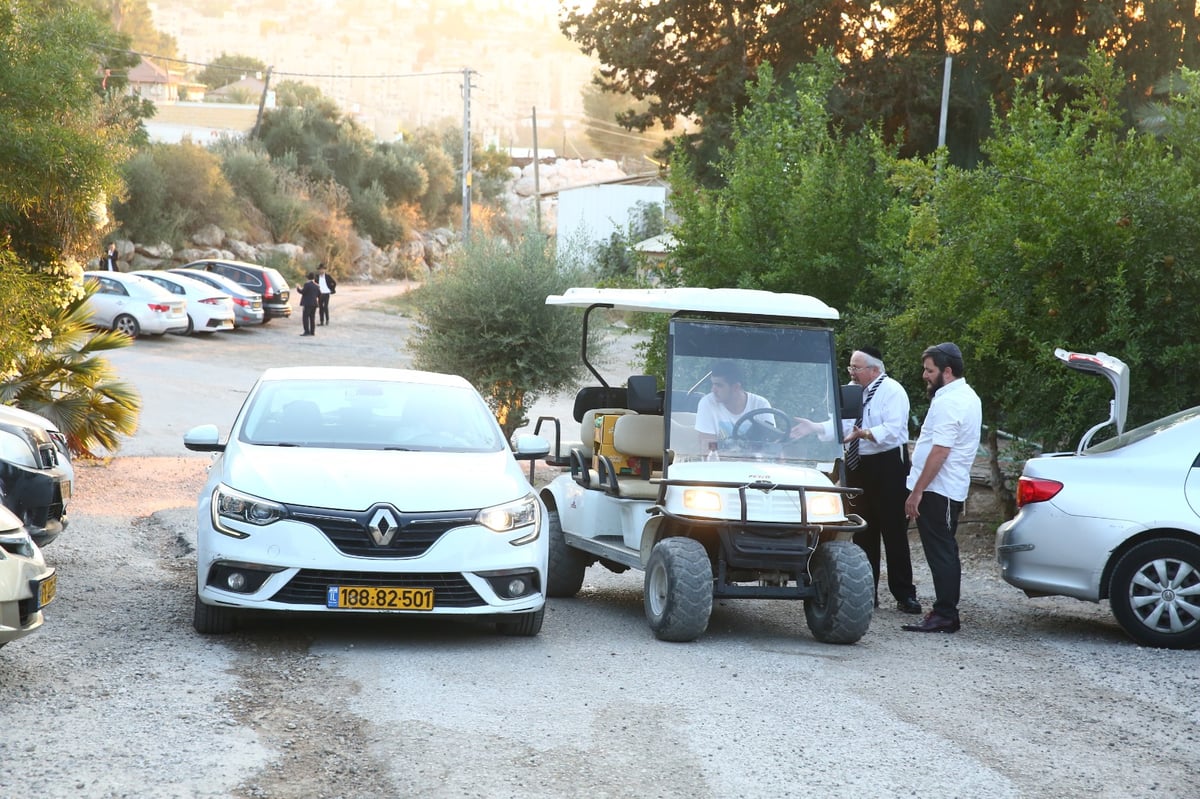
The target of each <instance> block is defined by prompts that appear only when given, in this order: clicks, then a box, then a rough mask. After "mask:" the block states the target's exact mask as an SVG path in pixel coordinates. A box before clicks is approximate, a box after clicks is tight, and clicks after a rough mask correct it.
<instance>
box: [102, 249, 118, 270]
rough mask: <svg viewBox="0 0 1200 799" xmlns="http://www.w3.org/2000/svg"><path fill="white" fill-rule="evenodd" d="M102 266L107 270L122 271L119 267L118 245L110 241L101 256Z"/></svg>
mask: <svg viewBox="0 0 1200 799" xmlns="http://www.w3.org/2000/svg"><path fill="white" fill-rule="evenodd" d="M100 268H101V269H102V270H103V271H105V272H120V271H121V270H120V269H118V268H117V245H116V244H114V243H112V242H109V245H108V249H107V250H106V251H105V253H104V255H101V256H100Z"/></svg>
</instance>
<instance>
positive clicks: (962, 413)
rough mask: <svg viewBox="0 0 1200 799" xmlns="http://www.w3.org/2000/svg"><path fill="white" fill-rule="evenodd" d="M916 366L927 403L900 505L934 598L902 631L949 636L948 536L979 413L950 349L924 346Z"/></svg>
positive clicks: (953, 558)
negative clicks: (912, 526) (916, 535)
mask: <svg viewBox="0 0 1200 799" xmlns="http://www.w3.org/2000/svg"><path fill="white" fill-rule="evenodd" d="M921 361H922V371H921V377H922V378H923V379H924V380H925V386H926V390H927V391H928V393H929V398H930V404H929V412H928V413H927V414H925V422H924V423H923V424H922V425H921V434H920V436H919V437H918V438H917V445H916V447H915V448H914V450H913V458H912V470H911V472H910V473H909V475H908V488H909V489H910V491H911V493H910V494H909V495H908V499H907V500H905V502H904V513H905V515H906V516H907V517H908V518H910V519H916V520H917V531H918V532H920V534H921V546H922V547H923V548H924V549H925V560H927V561H928V562H929V571H930V574H931V575H932V576H933V590H934V592H935V596H936V599H935V600H934V603H933V610H932V611H930V612H929V613H928V614H926V616H925V618H924V619H923V620H922V621H921V623H920V624H906V625H903V629H905V630H908V631H909V632H919V633H952V632H956V631H957V630H958V629H959V627H960V623H959V618H958V599H959V593H960V590H961V585H962V562H961V561H960V560H959V557H958V541H957V540H956V539H955V537H954V535H955V533H956V532H957V531H958V517H959V515H960V514H961V513H962V509H963V503H965V502H966V499H967V493H968V491H969V490H970V487H971V464H972V463H974V461H975V455H976V453H977V452H978V450H979V434H980V432H981V430H982V428H983V408H982V404H981V403H980V401H979V396H978V395H977V394H976V393H975V391H974V389H972V388H971V387H970V386H969V385H967V381H966V380H964V379H963V357H962V352H961V351H960V350H959V348H958V346H957V345H956V344H953V343H951V342H946V343H943V344H938V345H936V346H933V347H928V348H927V349H926V350H925V352H924V353H922V355H921Z"/></svg>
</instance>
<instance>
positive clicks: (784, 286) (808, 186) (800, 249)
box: [671, 62, 897, 310]
mask: <svg viewBox="0 0 1200 799" xmlns="http://www.w3.org/2000/svg"><path fill="white" fill-rule="evenodd" d="M836 75H837V73H836V68H835V67H834V66H833V65H832V64H831V63H829V62H826V63H825V64H824V65H822V66H815V65H810V66H805V67H801V68H799V69H797V71H796V73H794V76H793V78H792V80H791V81H790V82H789V83H788V84H787V85H782V84H780V83H777V82H776V81H775V79H774V78H772V77H771V73H770V70H769V68H766V67H763V68H762V69H760V71H759V76H758V81H757V82H756V83H755V84H753V85H752V86H751V87H750V89H749V91H750V95H751V102H750V105H749V106H748V107H747V109H746V111H745V112H744V113H743V115H742V116H741V117H740V118H739V119H738V121H737V123H736V125H735V128H734V134H733V149H732V150H730V151H727V152H726V153H725V154H724V157H723V158H722V160H721V161H720V162H719V163H718V164H717V167H716V169H717V172H718V174H720V176H721V177H722V179H723V181H724V185H723V186H722V187H720V188H712V189H706V188H703V187H701V186H699V185H696V184H695V182H694V181H693V180H692V178H691V170H690V169H688V168H686V167H685V168H682V169H672V172H671V175H672V184H673V192H672V206H673V208H674V210H675V212H676V213H677V214H678V215H679V217H680V222H679V224H678V225H677V226H676V227H675V229H674V233H675V236H676V238H677V240H678V244H677V246H676V247H675V249H674V251H673V252H672V260H673V261H674V263H675V264H676V265H677V266H678V267H679V268H680V270H681V271H682V274H683V278H684V280H685V282H687V283H688V284H689V285H696V286H712V287H718V286H738V287H741V288H756V289H767V290H769V291H779V292H796V293H800V294H812V295H814V296H817V297H820V298H821V299H822V300H824V301H825V302H828V303H830V304H831V305H833V306H834V307H837V308H840V309H843V310H845V309H846V308H847V307H848V306H849V305H850V304H852V303H853V302H855V301H860V298H863V297H865V298H869V299H868V301H867V302H866V303H863V304H865V305H868V306H869V307H878V304H879V302H881V301H882V300H883V299H884V298H885V297H886V296H887V292H884V291H880V290H879V284H878V283H877V282H876V281H875V276H876V270H877V269H878V270H882V269H884V268H885V267H884V265H886V264H889V263H890V262H892V259H893V258H895V257H896V256H897V253H896V252H895V247H896V245H895V244H894V243H893V242H891V241H890V240H889V239H888V238H886V237H885V236H883V235H882V234H881V231H886V230H887V226H886V225H885V224H884V223H885V222H886V220H888V219H889V214H890V209H891V206H892V203H893V201H894V197H895V192H894V190H893V189H892V188H891V187H890V186H889V184H888V171H889V169H890V163H891V162H890V157H889V155H888V153H887V151H886V150H885V149H884V148H883V146H882V145H881V144H880V143H879V141H878V140H877V138H876V137H874V136H873V135H870V134H855V135H850V136H837V135H835V133H834V132H832V129H831V126H830V122H829V118H828V113H827V112H826V110H825V108H824V102H825V97H826V96H827V94H828V92H829V90H830V87H832V85H833V83H834V80H835V78H836ZM793 86H794V87H797V88H791V87H793Z"/></svg>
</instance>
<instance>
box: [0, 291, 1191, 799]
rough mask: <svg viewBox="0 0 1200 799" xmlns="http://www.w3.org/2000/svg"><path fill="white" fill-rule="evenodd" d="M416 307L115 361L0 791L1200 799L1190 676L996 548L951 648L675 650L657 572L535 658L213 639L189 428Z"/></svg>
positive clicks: (794, 622) (245, 633)
mask: <svg viewBox="0 0 1200 799" xmlns="http://www.w3.org/2000/svg"><path fill="white" fill-rule="evenodd" d="M402 290H403V287H402V286H400V285H398V284H392V285H386V286H349V285H347V286H345V287H344V288H343V287H339V290H338V294H337V296H336V297H335V298H334V303H333V309H332V313H333V319H332V321H333V324H332V325H331V326H330V327H323V328H318V333H317V336H316V337H314V338H311V339H301V338H299V336H298V333H299V331H300V325H299V319H298V318H293V319H291V320H280V321H275V322H272V323H271V324H269V325H267V326H266V327H264V328H262V329H258V330H239V331H235V332H232V333H228V334H225V333H221V334H216V336H215V337H214V338H212V339H206V338H177V337H171V336H168V337H165V338H162V339H143V340H139V341H138V342H137V343H136V344H134V345H133V346H132V347H129V348H126V349H125V350H121V351H119V352H116V353H114V354H113V356H112V358H111V360H112V361H113V363H114V365H115V366H116V368H117V369H118V371H119V372H120V374H121V375H122V377H123V378H124V379H126V380H128V381H130V382H132V383H134V384H135V385H137V387H138V388H139V390H140V391H141V393H142V396H143V399H144V403H145V410H144V413H143V416H142V424H141V429H140V430H139V431H138V433H137V434H136V435H135V436H133V437H132V438H131V439H130V440H129V441H128V442H127V443H126V445H125V446H124V447H123V448H122V450H121V452H120V453H119V455H118V457H115V458H113V459H112V460H111V461H109V462H107V463H97V464H84V463H80V464H77V467H76V477H77V479H76V485H75V497H74V499H73V501H72V504H71V507H70V512H71V524H70V527H69V529H68V530H67V531H66V532H65V533H64V534H63V536H62V537H61V538H60V539H59V540H58V541H57V542H55V543H54V544H51V545H50V546H49V547H47V549H46V556H47V559H48V560H49V561H50V562H51V563H52V564H53V565H55V566H56V567H57V568H58V573H59V592H60V593H59V598H58V599H57V601H56V602H55V603H54V604H53V605H51V606H50V608H49V609H48V611H47V613H46V616H47V622H46V625H45V627H44V628H43V629H42V630H41V631H39V632H38V633H36V634H35V635H33V636H30V637H27V638H25V639H22V640H21V641H18V642H16V643H14V644H12V645H10V646H7V647H5V648H4V649H2V650H0V680H2V684H3V687H4V693H5V696H6V698H7V702H6V703H5V707H4V711H3V720H4V721H3V723H4V727H5V729H4V734H3V735H0V794H2V795H3V796H14V797H16V796H21V797H297V798H299V797H355V798H357V797H362V798H363V799H387V798H389V797H421V798H422V799H433V798H435V797H447V798H450V797H514V799H515V798H516V797H521V799H542V798H544V799H557V798H558V797H614V798H616V797H633V796H637V797H689V799H691V798H696V799H704V798H706V797H720V796H740V797H768V796H769V797H777V796H790V795H803V794H808V795H813V796H821V797H896V796H920V797H989V799H990V798H992V797H1026V796H1028V797H1043V796H1055V797H1074V796H1089V797H1090V796H1101V797H1122V798H1123V797H1151V796H1152V797H1191V796H1197V795H1200V669H1197V663H1198V661H1197V653H1196V652H1170V651H1160V650H1153V649H1143V648H1140V647H1138V646H1136V645H1135V644H1133V643H1131V642H1130V641H1129V640H1128V639H1127V638H1126V637H1125V636H1124V635H1123V634H1122V633H1121V631H1120V629H1119V628H1118V627H1117V625H1116V623H1115V622H1114V621H1113V620H1112V618H1111V616H1110V614H1109V612H1108V609H1107V607H1106V606H1094V605H1089V604H1085V603H1080V602H1076V601H1074V600H1060V599H1039V600H1030V599H1026V598H1025V597H1024V596H1023V595H1022V594H1021V593H1020V592H1018V591H1017V590H1015V589H1013V588H1011V587H1009V586H1007V585H1005V584H1004V583H1003V582H1002V581H1000V580H999V578H998V577H997V573H996V567H995V564H994V562H993V560H992V558H991V551H990V548H991V541H990V540H988V539H987V538H986V537H985V538H982V539H972V540H967V541H964V542H963V545H964V550H965V553H966V554H965V563H964V580H963V597H964V599H963V604H962V613H963V624H964V627H963V629H962V631H961V632H960V633H958V634H956V635H952V636H948V635H934V636H923V635H914V634H910V633H903V632H901V631H900V629H899V625H900V624H901V623H904V622H906V621H908V620H909V619H910V618H911V617H907V616H903V615H902V614H900V613H898V612H897V611H896V610H894V609H892V608H891V607H890V606H888V605H885V606H884V607H883V608H881V609H880V610H879V611H878V612H877V614H876V616H875V618H874V619H873V621H872V626H871V629H870V631H869V632H868V633H867V635H866V636H865V637H864V638H863V640H862V641H860V642H859V643H858V644H855V645H852V646H831V645H825V644H820V643H818V642H816V641H815V640H814V639H813V638H812V636H811V635H810V634H809V633H808V631H807V629H805V626H804V614H803V609H802V607H801V606H800V605H799V604H797V603H787V602H765V601H745V600H743V601H727V602H718V603H717V605H716V608H715V610H714V613H713V617H712V622H711V625H710V627H709V631H708V632H707V634H706V635H705V636H704V637H703V638H702V639H701V640H699V641H697V642H694V643H691V644H666V643H663V642H659V641H656V640H655V639H654V638H653V636H652V635H651V633H650V632H649V630H648V628H647V626H646V623H645V620H644V617H643V613H642V604H641V602H642V600H641V575H640V574H639V573H625V574H621V575H617V574H612V573H609V572H607V571H605V570H604V569H602V568H600V567H593V568H592V569H591V570H589V572H588V577H587V580H586V583H585V586H584V590H583V591H582V592H581V594H580V595H579V596H578V597H576V598H574V599H569V600H553V601H551V603H550V604H549V606H548V613H547V616H546V622H545V627H544V628H543V630H542V633H541V635H540V636H538V637H536V638H534V639H520V638H506V637H501V636H496V635H494V634H493V633H492V632H491V631H490V630H489V629H488V628H486V627H484V626H481V625H475V624H470V623H459V624H447V623H445V622H439V621H435V620H431V619H424V618H422V619H385V620H374V619H373V620H366V621H363V620H357V619H339V620H336V621H330V620H328V619H327V618H318V619H290V618H289V619H286V620H280V619H271V620H268V621H261V622H258V623H255V624H252V625H251V626H249V627H247V628H246V629H244V630H242V631H239V632H238V633H236V634H234V635H231V636H227V637H201V636H198V635H196V634H195V633H194V632H193V631H192V628H191V623H190V622H191V607H192V590H193V588H192V583H193V579H194V578H193V569H194V541H195V530H194V513H195V511H194V503H195V498H196V495H197V493H198V491H199V489H200V486H201V484H202V483H203V479H204V473H205V468H206V466H207V464H208V462H209V460H208V457H207V456H201V455H197V454H195V453H188V452H187V451H186V450H184V449H183V447H182V442H181V436H182V434H183V432H184V430H186V429H187V428H188V427H191V426H192V425H194V424H201V423H205V422H214V423H216V424H217V425H218V426H219V427H220V428H221V429H222V431H227V430H228V426H229V424H230V422H231V421H232V419H233V416H234V414H235V413H236V410H237V407H238V405H239V404H240V402H241V399H242V397H243V396H244V395H245V392H246V390H247V389H248V388H249V387H250V385H251V384H252V383H253V381H254V378H255V377H256V376H257V374H258V373H259V372H260V371H261V369H262V368H264V367H267V366H271V365H281V364H291V363H317V364H320V363H330V364H333V363H360V364H376V365H387V366H405V365H408V363H409V356H408V354H407V352H406V351H405V349H404V343H405V340H406V337H407V335H408V331H409V326H408V320H406V319H404V318H403V317H400V316H398V315H396V314H394V313H390V312H387V311H386V310H385V306H382V305H380V304H379V300H380V299H381V298H384V297H387V296H389V295H394V294H397V293H399V292H400V291H402ZM564 408H567V409H569V404H568V401H567V399H566V398H561V397H559V398H549V399H547V400H545V401H544V402H542V403H540V404H539V406H538V407H537V408H535V413H542V412H553V411H559V410H562V409H564ZM563 412H564V413H565V411H563ZM913 552H914V561H916V566H917V581H918V588H919V589H920V590H921V591H922V600H923V601H924V602H925V603H926V604H928V603H929V602H930V601H931V597H930V593H929V592H930V585H931V584H930V580H929V575H928V571H927V570H926V569H925V568H924V561H923V558H922V557H921V553H920V546H919V544H916V543H915V541H914V544H913Z"/></svg>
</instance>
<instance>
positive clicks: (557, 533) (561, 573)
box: [546, 510, 591, 597]
mask: <svg viewBox="0 0 1200 799" xmlns="http://www.w3.org/2000/svg"><path fill="white" fill-rule="evenodd" d="M547 519H548V521H549V527H550V541H549V549H550V562H549V569H548V572H549V573H548V574H547V575H546V595H547V596H553V597H568V596H575V595H576V594H578V593H579V589H580V588H582V587H583V574H584V572H585V571H587V567H588V565H589V563H590V562H591V561H590V559H589V558H588V557H587V555H585V554H583V553H582V552H580V551H579V550H578V549H575V548H573V547H571V546H570V545H569V544H567V540H566V539H565V538H564V537H563V531H562V523H561V522H560V521H559V518H558V511H554V510H552V511H550V512H549V513H548V514H547Z"/></svg>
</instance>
